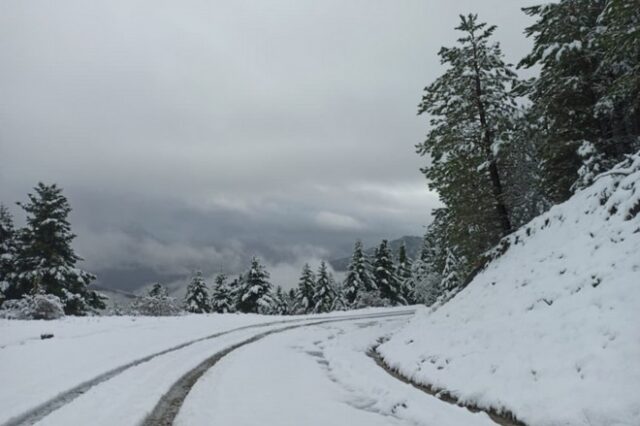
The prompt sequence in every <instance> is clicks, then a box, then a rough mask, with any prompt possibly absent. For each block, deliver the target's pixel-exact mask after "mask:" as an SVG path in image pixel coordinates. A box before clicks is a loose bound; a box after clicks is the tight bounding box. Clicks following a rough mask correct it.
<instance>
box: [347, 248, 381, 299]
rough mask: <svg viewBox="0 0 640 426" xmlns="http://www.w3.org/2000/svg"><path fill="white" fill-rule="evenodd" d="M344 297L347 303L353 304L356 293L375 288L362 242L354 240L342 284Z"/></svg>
mask: <svg viewBox="0 0 640 426" xmlns="http://www.w3.org/2000/svg"><path fill="white" fill-rule="evenodd" d="M343 289H344V298H345V301H346V303H347V304H348V305H353V304H354V303H355V300H356V298H357V297H358V293H359V292H361V291H372V290H374V289H375V281H374V280H373V277H372V276H371V272H370V265H369V262H368V260H367V257H366V256H365V254H364V250H363V248H362V242H360V241H356V244H355V247H354V248H353V255H352V256H351V262H350V263H349V267H348V270H347V276H346V278H345V280H344V284H343Z"/></svg>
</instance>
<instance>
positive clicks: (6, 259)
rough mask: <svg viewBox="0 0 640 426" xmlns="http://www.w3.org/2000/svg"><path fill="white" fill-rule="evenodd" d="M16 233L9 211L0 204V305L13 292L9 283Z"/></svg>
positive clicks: (13, 259) (14, 253)
mask: <svg viewBox="0 0 640 426" xmlns="http://www.w3.org/2000/svg"><path fill="white" fill-rule="evenodd" d="M16 251H17V250H16V233H15V229H14V226H13V218H12V216H11V213H9V210H8V209H7V208H6V207H5V206H4V205H2V204H0V305H1V304H2V301H3V300H4V299H5V298H7V297H8V296H10V295H11V293H12V292H14V291H15V290H14V289H13V288H11V285H10V281H11V278H12V273H13V269H14V268H13V264H14V262H15V256H16Z"/></svg>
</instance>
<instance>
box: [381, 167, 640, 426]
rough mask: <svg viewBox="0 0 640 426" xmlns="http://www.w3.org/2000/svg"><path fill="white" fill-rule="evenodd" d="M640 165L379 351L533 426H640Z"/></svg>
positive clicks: (526, 232)
mask: <svg viewBox="0 0 640 426" xmlns="http://www.w3.org/2000/svg"><path fill="white" fill-rule="evenodd" d="M638 210H640V158H638V157H636V159H635V160H634V164H626V165H625V166H624V167H619V168H618V169H616V170H614V171H613V172H611V173H609V174H608V176H604V177H602V178H600V179H599V180H598V181H597V182H596V183H595V184H594V185H593V186H592V187H590V188H588V189H586V190H584V191H581V192H579V193H577V194H576V195H575V196H574V197H573V198H571V199H570V200H569V201H567V202H565V203H563V204H561V205H558V206H556V207H554V208H552V209H551V210H550V211H549V212H548V213H547V214H544V215H542V216H541V217H538V218H536V219H535V220H533V221H532V222H531V223H529V224H528V225H526V226H524V227H523V228H522V229H520V230H519V231H518V232H517V233H515V234H514V235H512V236H511V237H510V238H509V242H510V247H509V248H508V250H507V251H506V253H505V254H504V255H503V256H502V257H500V258H498V259H497V260H495V261H494V262H492V263H491V264H490V265H489V266H488V267H487V268H486V270H484V271H483V272H481V273H480V274H479V275H478V276H477V277H476V278H475V279H474V280H473V281H472V282H471V284H470V285H469V286H468V287H467V288H466V289H465V290H463V291H462V292H461V293H459V294H458V295H457V296H456V297H455V298H454V299H453V300H451V301H450V302H449V303H447V304H445V305H443V306H442V307H440V308H439V309H435V310H427V309H424V310H422V311H421V312H419V313H418V314H417V315H416V316H415V318H414V319H413V320H412V321H411V322H410V323H409V324H408V325H407V326H406V327H405V328H404V329H402V330H401V331H399V332H398V333H396V334H394V336H393V337H392V338H391V340H390V341H388V342H387V343H385V344H383V345H382V346H380V348H379V349H378V350H379V352H380V353H381V354H382V356H383V357H384V359H385V361H386V362H387V363H388V364H389V365H390V366H391V367H393V368H396V369H398V370H399V371H400V372H401V373H402V374H403V375H404V376H406V377H409V378H411V379H412V380H414V381H416V382H420V383H424V384H429V385H432V386H435V387H436V388H439V389H445V390H447V391H449V392H451V393H452V394H454V395H455V396H457V397H458V398H459V399H460V400H461V401H463V402H467V403H471V404H476V405H479V406H482V407H494V408H497V409H502V408H504V409H507V410H509V411H511V412H513V413H514V414H515V415H516V416H517V417H518V418H519V419H520V420H522V421H524V422H526V423H527V424H531V425H540V426H547V425H548V426H551V425H585V426H586V425H607V426H622V425H625V426H632V425H634V426H637V425H640V214H638Z"/></svg>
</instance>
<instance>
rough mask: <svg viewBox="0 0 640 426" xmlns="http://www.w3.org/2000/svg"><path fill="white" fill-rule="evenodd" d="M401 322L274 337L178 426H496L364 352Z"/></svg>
mask: <svg viewBox="0 0 640 426" xmlns="http://www.w3.org/2000/svg"><path fill="white" fill-rule="evenodd" d="M405 321H406V318H395V319H389V318H381V319H362V320H356V321H348V322H332V323H325V324H320V325H313V326H308V327H304V328H297V329H294V330H288V331H285V332H282V333H278V334H273V335H270V336H268V337H265V338H264V339H261V340H259V341H257V342H255V343H252V344H251V345H246V346H243V347H241V348H239V349H237V350H236V351H234V352H232V353H230V354H229V355H228V356H226V357H225V358H223V359H222V360H220V361H219V362H218V363H217V364H216V365H215V366H214V367H213V368H211V369H210V370H209V371H208V372H207V373H206V374H205V375H204V376H203V377H202V378H201V379H200V380H199V381H198V382H197V383H196V384H195V386H194V387H193V388H192V389H191V391H190V392H189V394H188V396H187V398H186V400H185V402H184V404H183V405H182V408H181V409H180V411H179V413H178V416H177V418H176V422H175V423H176V424H177V425H183V426H190V425H211V424H221V425H236V426H249V425H278V426H284V425H296V426H297V425H305V426H314V425H317V426H326V425H367V426H375V425H381V426H382V425H433V426H447V425H451V426H454V425H455V426H459V425H495V423H493V421H491V420H490V419H489V417H488V416H487V415H486V414H484V413H481V414H472V413H471V412H469V411H467V410H466V409H464V408H460V407H456V406H452V405H449V404H447V403H445V402H442V401H439V400H438V399H436V398H434V397H431V396H429V395H426V394H424V393H422V392H420V391H419V390H416V389H415V388H413V387H412V386H410V385H407V384H405V383H402V382H401V381H398V380H396V379H394V378H392V377H391V376H389V375H388V374H387V373H386V372H385V371H384V370H382V369H381V368H380V367H378V366H377V365H376V363H375V361H373V360H372V359H371V358H370V357H369V356H367V351H368V349H369V348H371V346H372V345H374V344H375V343H376V341H377V340H378V339H379V338H380V337H383V336H385V335H387V334H389V333H391V332H393V331H394V330H396V329H397V328H398V327H399V326H400V325H402V324H403V323H404V322H405Z"/></svg>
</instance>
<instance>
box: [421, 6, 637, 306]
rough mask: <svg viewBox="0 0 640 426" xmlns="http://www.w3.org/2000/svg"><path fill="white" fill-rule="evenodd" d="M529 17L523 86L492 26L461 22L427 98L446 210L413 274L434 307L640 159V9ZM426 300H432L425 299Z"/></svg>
mask: <svg viewBox="0 0 640 426" xmlns="http://www.w3.org/2000/svg"><path fill="white" fill-rule="evenodd" d="M523 11H524V12H525V13H526V14H527V15H529V16H532V17H534V18H536V22H535V23H534V24H533V25H531V26H530V27H528V28H527V29H526V30H525V33H526V35H527V36H528V37H532V38H533V41H534V46H533V50H532V51H531V53H529V54H528V55H526V56H525V57H524V58H523V59H522V60H521V61H520V63H519V64H518V66H517V67H519V68H532V67H534V68H537V69H539V70H540V73H539V76H538V77H536V78H532V79H530V80H521V79H519V78H518V77H517V75H516V73H515V71H514V67H513V66H512V65H510V64H508V63H506V62H505V60H504V55H503V54H502V51H501V49H500V46H499V44H498V43H497V42H495V41H494V40H493V39H494V37H493V35H494V31H495V29H496V27H495V26H488V25H487V24H485V23H481V22H480V21H479V20H478V17H477V16H476V15H467V16H461V17H460V24H459V25H458V26H457V27H456V29H457V30H458V31H459V32H460V35H461V36H460V38H459V39H458V42H457V44H456V45H455V46H453V47H443V48H442V49H441V50H440V52H439V57H440V60H441V62H442V64H443V65H444V66H445V67H446V70H445V72H444V73H443V74H442V75H441V76H440V77H438V78H437V79H436V80H435V81H434V82H432V83H431V84H429V85H428V86H427V87H426V88H425V89H424V95H423V97H422V102H421V103H420V105H419V108H418V114H425V115H427V116H428V117H429V123H430V127H429V131H428V133H427V136H426V139H425V141H424V142H422V143H420V144H418V145H417V152H418V154H419V155H421V156H424V157H425V159H426V160H427V161H426V163H425V166H424V167H423V168H422V172H423V173H424V175H425V177H426V178H427V181H428V185H429V187H430V188H431V189H433V190H435V191H437V193H438V194H439V196H440V199H441V200H442V202H443V204H444V206H443V207H442V208H438V209H436V210H435V212H434V215H433V217H434V219H433V222H432V223H431V225H430V226H429V227H428V229H427V233H426V236H425V249H424V250H423V252H422V254H421V256H420V259H418V261H417V262H416V263H414V266H413V271H414V280H417V282H416V283H414V285H415V284H417V285H418V286H419V287H422V288H424V289H425V291H426V293H428V294H429V295H428V296H427V300H426V302H427V303H431V302H432V301H433V300H434V298H437V297H439V296H440V295H442V294H445V293H447V292H451V291H455V290H456V289H459V288H461V287H463V286H464V285H465V283H467V282H468V281H469V280H470V278H471V277H472V276H473V273H474V272H475V271H478V270H479V269H480V268H482V266H483V265H484V264H485V262H486V259H487V256H486V253H487V251H488V250H489V249H491V248H492V247H494V246H496V244H498V242H499V241H500V240H501V239H502V238H503V237H505V236H506V235H508V234H510V233H511V232H512V231H513V230H515V229H517V228H518V227H520V226H522V225H524V224H525V223H527V222H528V221H530V220H531V219H532V218H534V217H535V216H537V215H539V214H541V213H543V212H544V211H546V210H547V209H548V208H550V207H551V206H552V205H554V204H557V203H560V202H563V201H565V200H567V199H568V198H569V197H570V196H571V195H572V194H573V193H574V192H575V191H577V190H579V189H580V188H583V187H585V186H588V185H590V184H591V183H592V182H593V180H594V178H595V177H596V176H597V175H598V174H600V173H602V172H604V171H606V170H608V169H609V168H610V167H612V166H613V165H614V164H616V163H617V162H619V161H621V160H623V159H624V158H625V157H626V156H628V155H630V154H633V153H635V152H637V151H638V150H639V149H640V2H638V1H637V0H561V1H559V2H553V3H548V4H545V5H542V6H532V7H526V8H524V9H523ZM427 290H428V291H427Z"/></svg>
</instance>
